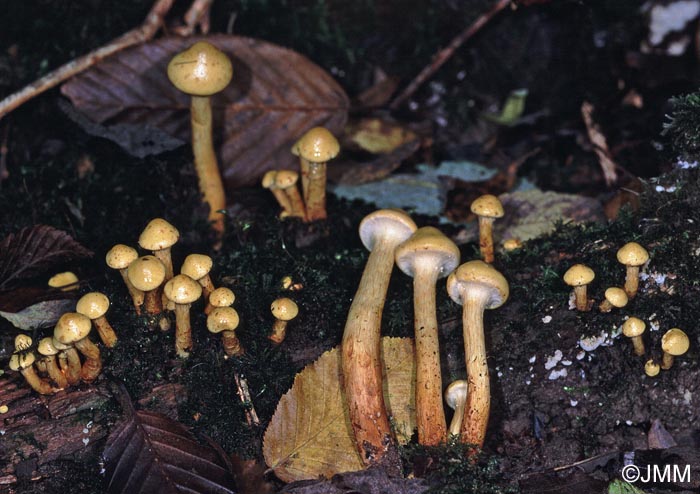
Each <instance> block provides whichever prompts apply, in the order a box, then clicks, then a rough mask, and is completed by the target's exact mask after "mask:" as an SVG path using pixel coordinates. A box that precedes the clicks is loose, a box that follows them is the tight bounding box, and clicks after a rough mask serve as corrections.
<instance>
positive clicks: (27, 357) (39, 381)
mask: <svg viewBox="0 0 700 494" xmlns="http://www.w3.org/2000/svg"><path fill="white" fill-rule="evenodd" d="M35 360H36V357H35V356H34V353H32V352H21V353H13V354H12V357H10V369H11V370H13V371H19V372H20V374H22V375H23V376H24V379H25V380H26V381H27V384H29V385H30V386H31V387H32V389H33V390H34V391H36V392H37V393H39V394H42V395H50V394H51V393H53V392H54V391H56V390H54V388H52V387H51V384H50V383H49V381H47V380H46V379H43V378H41V377H39V375H38V374H37V373H36V371H35V370H34V367H33V365H32V364H34V361H35Z"/></svg>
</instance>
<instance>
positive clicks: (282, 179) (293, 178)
mask: <svg viewBox="0 0 700 494" xmlns="http://www.w3.org/2000/svg"><path fill="white" fill-rule="evenodd" d="M298 181H299V174H298V173H297V172H295V171H292V170H280V171H278V172H277V176H276V177H275V185H276V186H277V187H278V188H279V189H281V190H282V191H283V192H284V193H285V195H286V196H287V198H288V199H289V206H290V211H289V213H288V214H285V213H284V212H283V213H282V217H284V216H296V217H299V218H302V219H306V214H307V212H306V208H305V207H304V200H303V199H302V198H301V194H300V193H299V189H297V182H298ZM324 204H325V203H324ZM324 207H325V206H324Z"/></svg>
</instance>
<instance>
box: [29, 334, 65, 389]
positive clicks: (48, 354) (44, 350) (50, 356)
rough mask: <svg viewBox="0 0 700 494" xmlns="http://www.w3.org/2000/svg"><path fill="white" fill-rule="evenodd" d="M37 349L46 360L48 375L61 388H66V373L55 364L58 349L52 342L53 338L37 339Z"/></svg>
mask: <svg viewBox="0 0 700 494" xmlns="http://www.w3.org/2000/svg"><path fill="white" fill-rule="evenodd" d="M37 351H38V352H39V353H40V354H41V355H43V360H44V361H45V362H46V371H47V372H48V373H49V377H50V378H51V379H52V380H53V382H55V383H56V385H57V386H58V387H59V388H61V389H64V388H67V387H68V380H67V379H66V375H65V374H64V373H63V371H62V370H61V369H60V368H59V367H58V365H57V364H56V355H58V353H59V350H58V348H56V346H55V345H54V344H53V339H52V338H51V337H50V336H47V337H46V338H42V339H41V340H40V341H39V346H38V347H37Z"/></svg>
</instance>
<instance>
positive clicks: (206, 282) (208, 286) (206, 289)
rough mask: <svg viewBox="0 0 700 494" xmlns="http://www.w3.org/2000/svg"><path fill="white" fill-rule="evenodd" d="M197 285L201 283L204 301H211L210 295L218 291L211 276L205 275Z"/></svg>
mask: <svg viewBox="0 0 700 494" xmlns="http://www.w3.org/2000/svg"><path fill="white" fill-rule="evenodd" d="M197 283H199V284H200V286H201V287H202V296H203V297H204V300H209V295H211V292H213V291H214V290H216V287H215V286H214V282H212V281H211V276H209V274H205V275H204V276H203V277H202V278H200V279H198V280H197Z"/></svg>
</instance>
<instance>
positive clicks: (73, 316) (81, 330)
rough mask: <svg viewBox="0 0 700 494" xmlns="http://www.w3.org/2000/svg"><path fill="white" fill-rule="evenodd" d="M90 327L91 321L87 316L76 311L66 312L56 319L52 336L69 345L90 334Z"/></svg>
mask: <svg viewBox="0 0 700 494" xmlns="http://www.w3.org/2000/svg"><path fill="white" fill-rule="evenodd" d="M90 329H92V322H91V321H90V318H89V317H87V316H84V315H82V314H78V313H77V312H66V313H65V314H63V315H62V316H61V317H60V318H59V319H58V322H57V323H56V327H55V328H54V331H53V336H54V338H56V340H58V341H59V342H60V343H63V344H64V345H70V344H71V343H74V342H76V341H80V340H82V339H83V338H85V337H86V336H87V335H88V334H90Z"/></svg>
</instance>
